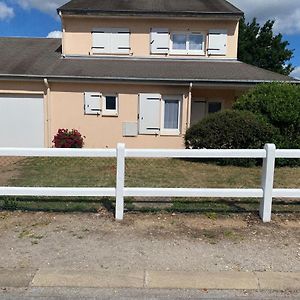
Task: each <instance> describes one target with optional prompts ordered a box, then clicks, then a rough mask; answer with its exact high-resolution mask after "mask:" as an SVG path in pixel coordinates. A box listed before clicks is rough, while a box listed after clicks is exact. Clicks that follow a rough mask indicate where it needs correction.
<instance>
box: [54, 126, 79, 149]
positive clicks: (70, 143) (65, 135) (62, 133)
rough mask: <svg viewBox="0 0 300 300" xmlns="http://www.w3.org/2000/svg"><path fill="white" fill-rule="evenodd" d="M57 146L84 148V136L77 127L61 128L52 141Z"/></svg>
mask: <svg viewBox="0 0 300 300" xmlns="http://www.w3.org/2000/svg"><path fill="white" fill-rule="evenodd" d="M52 142H53V143H54V147H55V148H82V147H83V144H84V142H83V136H82V135H81V133H80V132H79V131H78V130H76V129H72V130H69V129H59V130H58V132H57V134H56V135H55V136H54V139H53V141H52Z"/></svg>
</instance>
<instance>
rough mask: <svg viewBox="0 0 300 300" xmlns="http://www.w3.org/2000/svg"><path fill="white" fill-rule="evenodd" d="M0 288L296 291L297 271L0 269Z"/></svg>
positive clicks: (299, 279)
mask: <svg viewBox="0 0 300 300" xmlns="http://www.w3.org/2000/svg"><path fill="white" fill-rule="evenodd" d="M0 287H2V288H8V287H16V288H20V287H34V288H43V287H45V288H46V287H67V288H116V289H117V288H137V289H202V290H256V291H271V290H272V291H300V273H278V272H231V271H230V272H178V271H176V272H172V271H148V270H146V271H136V272H132V271H131V272H120V271H116V272H111V271H109V272H108V271H107V272H105V271H102V270H101V271H100V270H65V269H57V268H56V269H40V270H23V269H21V270H4V269H0Z"/></svg>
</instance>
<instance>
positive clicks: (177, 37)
mask: <svg viewBox="0 0 300 300" xmlns="http://www.w3.org/2000/svg"><path fill="white" fill-rule="evenodd" d="M172 41H173V47H172V49H173V50H186V49H187V35H186V34H181V33H174V34H173V40H172Z"/></svg>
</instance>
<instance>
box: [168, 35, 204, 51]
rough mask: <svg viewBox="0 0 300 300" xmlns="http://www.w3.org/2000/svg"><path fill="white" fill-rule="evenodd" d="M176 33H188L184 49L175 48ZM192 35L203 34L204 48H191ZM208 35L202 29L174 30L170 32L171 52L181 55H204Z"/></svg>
mask: <svg viewBox="0 0 300 300" xmlns="http://www.w3.org/2000/svg"><path fill="white" fill-rule="evenodd" d="M175 34H183V35H186V47H185V49H184V50H177V49H173V36H174V35H175ZM190 35H202V50H190V49H189V48H190ZM205 40H206V35H205V34H204V33H203V32H200V31H174V32H171V34H170V54H180V55H204V54H205V52H204V49H205V48H204V47H205Z"/></svg>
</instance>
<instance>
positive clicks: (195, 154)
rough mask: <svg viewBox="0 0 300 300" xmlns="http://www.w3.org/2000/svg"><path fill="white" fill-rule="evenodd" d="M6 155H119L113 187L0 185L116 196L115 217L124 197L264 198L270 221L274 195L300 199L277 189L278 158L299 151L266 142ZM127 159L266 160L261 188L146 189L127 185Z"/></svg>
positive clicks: (12, 153)
mask: <svg viewBox="0 0 300 300" xmlns="http://www.w3.org/2000/svg"><path fill="white" fill-rule="evenodd" d="M0 156H3V157H81V158H116V166H115V167H116V175H115V176H116V185H115V186H112V187H93V188H92V187H69V188H67V187H0V195H1V196H45V197H56V196H59V197H60V196H62V197H115V198H116V219H118V220H122V219H123V214H124V197H175V198H176V197H212V198H218V197H222V198H261V202H260V208H259V212H260V216H261V218H262V220H263V221H264V222H270V221H271V211H272V200H273V198H300V189H274V187H273V185H274V171H275V160H276V158H293V159H299V158H300V150H292V149H287V150H279V149H277V150H276V147H275V145H273V144H267V145H266V146H265V147H264V149H233V150H231V149H199V150H192V149H186V150H176V149H175V150H166V149H125V145H124V144H118V146H117V149H31V148H30V149H27V148H0ZM127 158H218V159H219V158H248V159H249V158H254V159H257V158H259V159H263V170H262V181H261V188H254V189H251V188H249V189H245V188H240V189H238V188H235V189H231V188H143V187H126V186H125V172H126V168H125V162H126V159H127Z"/></svg>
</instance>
